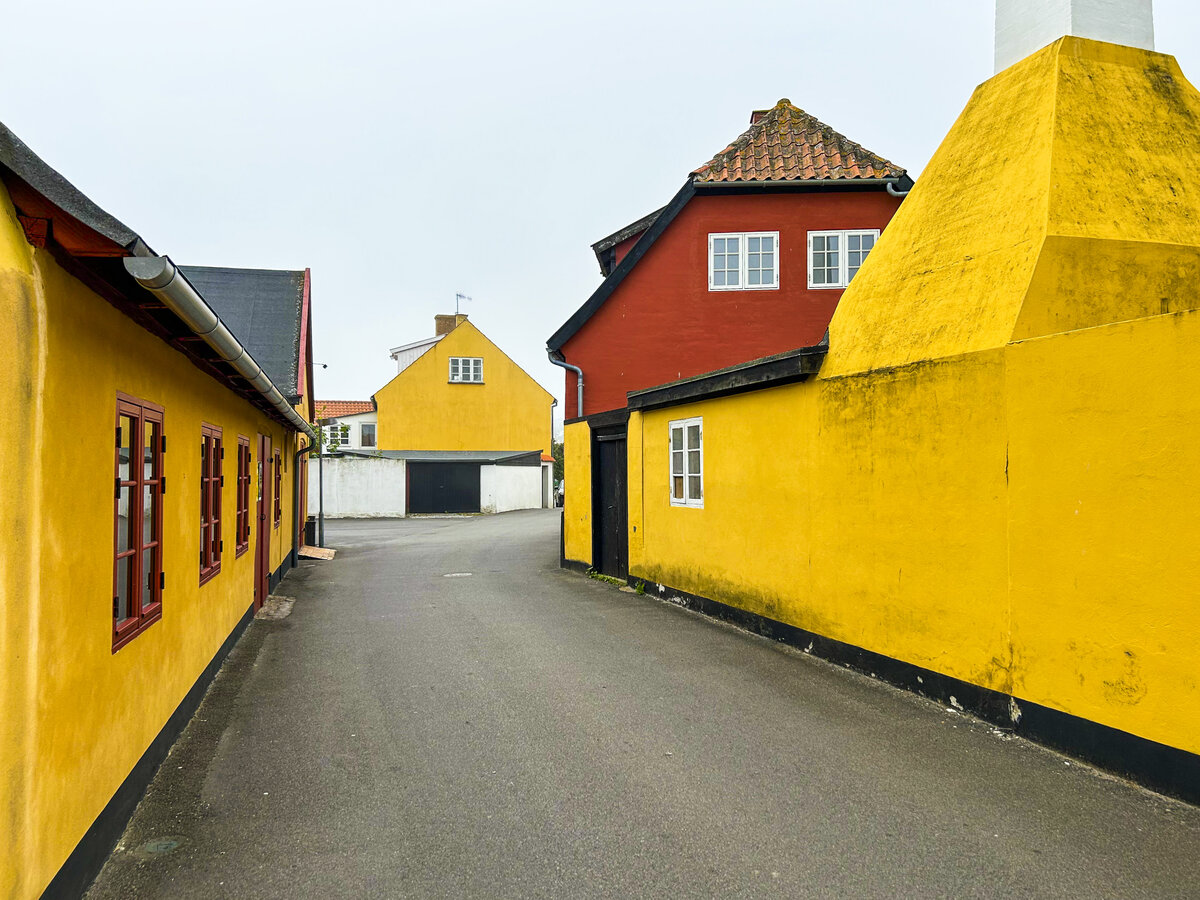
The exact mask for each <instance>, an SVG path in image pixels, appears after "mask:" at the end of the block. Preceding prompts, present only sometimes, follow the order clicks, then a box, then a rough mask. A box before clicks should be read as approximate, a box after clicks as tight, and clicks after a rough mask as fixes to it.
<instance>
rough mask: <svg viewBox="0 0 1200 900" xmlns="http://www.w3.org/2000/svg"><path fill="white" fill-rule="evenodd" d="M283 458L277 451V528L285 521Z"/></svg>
mask: <svg viewBox="0 0 1200 900" xmlns="http://www.w3.org/2000/svg"><path fill="white" fill-rule="evenodd" d="M282 463H283V456H282V455H280V453H279V451H278V450H276V451H275V527H276V528H278V527H279V523H280V522H282V521H283V465H282Z"/></svg>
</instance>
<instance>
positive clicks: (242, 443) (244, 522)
mask: <svg viewBox="0 0 1200 900" xmlns="http://www.w3.org/2000/svg"><path fill="white" fill-rule="evenodd" d="M237 454H238V455H237V537H236V538H235V548H234V553H235V555H236V556H241V555H242V554H243V553H245V552H246V551H247V550H249V549H250V438H248V437H242V436H241V435H240V434H239V435H238V439H237Z"/></svg>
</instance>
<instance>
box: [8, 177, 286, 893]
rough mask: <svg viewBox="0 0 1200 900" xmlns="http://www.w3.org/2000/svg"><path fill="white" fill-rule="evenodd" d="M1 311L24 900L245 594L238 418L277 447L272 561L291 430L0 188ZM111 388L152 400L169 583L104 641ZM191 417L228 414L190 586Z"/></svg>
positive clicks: (196, 534)
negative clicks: (216, 523) (219, 377)
mask: <svg viewBox="0 0 1200 900" xmlns="http://www.w3.org/2000/svg"><path fill="white" fill-rule="evenodd" d="M0 318H3V320H4V321H5V322H6V323H8V324H7V325H6V327H5V328H4V329H3V330H2V331H0V333H2V334H3V338H0V340H2V341H3V345H2V347H0V351H2V352H0V391H3V396H5V397H6V398H7V411H8V427H9V436H8V439H6V440H4V441H0V465H2V466H3V468H4V471H5V473H6V474H5V489H4V490H3V491H0V516H2V517H3V519H2V520H3V521H4V523H5V526H6V528H5V546H4V550H3V552H2V553H0V588H2V589H3V597H4V602H3V604H0V618H2V621H0V846H2V847H4V848H5V853H4V855H3V857H2V858H0V897H5V898H22V900H23V898H32V897H37V896H39V895H40V894H41V892H42V890H43V889H44V888H45V886H46V884H47V883H48V882H49V881H50V879H51V878H53V876H54V875H55V873H56V872H57V870H58V869H59V867H60V866H61V865H62V863H63V862H64V860H65V859H66V858H67V856H68V855H69V854H70V852H71V851H72V850H73V849H74V847H75V845H76V844H77V842H78V841H79V839H80V838H81V837H82V836H83V834H84V832H85V831H86V830H87V828H88V827H89V826H90V825H91V824H92V822H93V820H94V819H95V817H96V816H97V814H98V813H99V812H100V811H101V810H102V809H103V807H104V805H105V804H106V803H107V802H108V801H109V799H110V798H111V797H112V795H113V793H114V792H115V791H116V789H117V787H118V786H119V785H120V784H121V782H122V781H123V780H124V779H125V777H126V776H127V775H128V774H129V772H130V770H131V769H132V767H133V765H134V763H135V762H136V761H137V760H138V758H139V757H140V756H141V755H142V753H143V752H144V751H145V750H146V748H147V747H148V746H149V744H150V742H151V741H152V739H153V738H154V737H155V735H156V734H157V733H158V732H159V730H160V729H161V728H162V727H163V725H164V724H165V723H166V721H167V718H168V717H169V716H170V714H171V713H172V712H173V711H174V710H175V708H176V707H177V706H178V705H179V703H180V701H181V700H182V699H183V698H184V696H185V694H186V693H187V691H188V689H189V688H191V686H192V685H193V683H194V682H195V681H196V679H197V678H198V677H199V676H200V674H201V673H202V672H203V670H204V668H205V666H207V665H208V663H209V662H210V660H212V658H213V656H214V654H215V653H216V652H217V650H218V649H219V648H220V647H221V644H222V643H223V642H224V640H225V639H226V637H227V636H228V635H229V634H230V632H231V631H232V630H233V628H234V626H235V625H236V624H237V622H238V621H239V619H240V618H241V617H242V615H243V614H244V613H245V612H246V610H247V608H248V607H249V606H250V604H251V602H252V600H253V574H254V551H255V543H256V541H257V536H256V533H254V532H252V535H251V547H250V551H249V552H246V553H244V554H243V555H242V556H240V557H238V556H237V555H236V553H235V549H234V547H235V543H236V541H235V535H234V528H235V512H236V495H235V491H236V478H235V477H234V476H235V474H236V465H237V463H236V453H235V452H234V448H235V447H236V439H237V436H238V435H239V434H240V435H245V436H247V437H250V438H251V439H254V438H255V437H256V436H257V435H258V434H259V433H260V432H261V433H263V434H267V435H270V436H271V438H272V440H273V442H274V446H275V447H276V448H279V449H281V450H282V455H283V457H284V459H285V460H286V463H285V471H284V474H283V486H284V490H283V514H284V515H283V523H282V525H281V526H280V527H279V528H275V527H273V525H272V527H271V531H270V539H271V542H272V546H271V567H272V569H275V568H277V567H278V566H279V565H280V563H281V562H282V560H283V558H284V555H285V554H286V553H288V552H289V551H290V548H291V524H290V523H291V509H292V481H291V479H292V475H293V470H294V468H295V466H294V465H293V461H292V459H291V454H292V452H294V449H295V439H294V435H287V436H285V429H284V428H283V427H282V426H280V425H278V424H276V423H274V422H271V421H270V420H268V419H267V418H266V417H265V416H264V415H263V414H262V413H261V412H259V411H258V410H256V409H255V408H254V407H252V406H251V405H250V404H249V403H247V402H245V401H244V400H242V399H240V398H238V397H237V396H235V395H234V394H233V393H231V392H230V391H228V390H227V389H225V388H224V387H222V386H221V385H220V384H219V383H218V382H216V381H215V380H214V379H212V378H211V377H209V376H208V375H206V374H204V373H202V372H201V371H200V370H199V369H197V368H196V367H195V366H193V365H192V364H191V363H190V362H189V361H188V360H187V359H186V358H185V357H184V356H183V355H182V354H180V353H179V352H177V351H175V350H173V349H172V348H171V347H169V346H168V345H167V344H166V343H164V342H163V341H162V340H160V339H158V338H157V337H154V336H152V335H150V334H149V333H148V332H146V331H145V330H143V329H142V328H140V327H138V326H137V325H135V324H134V323H133V322H132V321H131V320H129V319H128V318H126V317H125V316H124V315H123V314H121V313H120V312H118V311H117V310H116V309H115V308H113V307H112V306H111V305H110V304H108V303H107V302H105V301H104V300H103V299H101V298H100V297H99V296H97V295H96V294H94V293H92V292H91V291H90V290H89V289H88V288H86V287H84V286H83V284H81V283H80V282H79V281H77V280H75V279H74V278H73V277H72V276H70V275H68V274H67V273H66V272H65V271H64V270H63V269H62V268H60V267H59V265H58V264H57V263H56V262H55V261H54V259H53V257H52V256H51V255H50V253H49V252H47V251H44V250H34V249H33V248H31V247H30V246H29V245H28V244H27V243H26V242H25V239H24V235H23V233H22V230H21V228H20V226H19V224H18V223H17V221H16V219H15V214H14V210H13V207H12V204H11V202H10V200H9V198H8V195H7V194H6V193H5V192H4V191H3V189H2V188H0ZM118 391H123V392H126V393H129V394H132V395H134V396H137V397H139V398H142V399H145V400H149V401H153V402H155V403H158V404H160V405H162V406H163V407H164V408H165V423H164V429H163V433H164V434H165V435H166V437H167V452H166V454H165V455H164V457H163V464H164V474H165V476H166V478H167V489H166V493H165V496H164V497H163V510H164V516H165V519H164V527H163V559H164V566H163V568H164V572H165V575H166V586H165V590H164V592H163V616H162V619H161V620H160V621H158V622H156V623H155V624H153V625H151V626H150V627H149V628H148V629H147V630H146V631H145V632H144V633H142V634H140V635H139V636H137V637H136V638H134V639H133V640H132V641H131V642H130V643H129V644H127V645H126V646H124V647H122V648H121V649H120V650H118V651H117V652H116V653H113V652H112V580H113V527H114V510H113V502H114V501H113V478H114V452H115V451H114V428H115V426H116V398H117V392H118ZM202 422H205V423H210V424H213V425H217V426H220V427H222V428H223V430H224V435H223V437H224V441H225V447H226V449H227V453H226V458H225V463H224V474H225V476H226V479H225V488H224V491H223V494H222V504H223V518H222V533H223V539H224V546H225V550H224V554H223V559H222V563H221V571H220V572H219V573H218V574H217V575H216V576H215V577H214V578H213V579H212V580H210V581H209V582H207V583H206V584H205V585H203V586H200V584H199V568H198V566H199V544H200V528H199V496H200V490H199V474H200V453H199V444H200V440H201V432H200V427H201V423H202ZM255 452H256V453H257V450H255ZM254 492H255V487H254V486H252V489H251V493H252V495H253V493H254ZM252 509H253V499H252Z"/></svg>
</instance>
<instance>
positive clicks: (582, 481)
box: [563, 422, 632, 566]
mask: <svg viewBox="0 0 1200 900" xmlns="http://www.w3.org/2000/svg"><path fill="white" fill-rule="evenodd" d="M563 453H564V457H563V483H564V484H565V485H566V493H565V495H564V496H563V552H564V553H565V554H566V557H567V559H569V560H574V561H575V562H582V563H587V564H588V565H589V566H590V565H591V564H592V433H591V429H590V428H589V426H588V423H587V422H574V423H572V424H570V425H567V426H566V427H565V428H564V429H563ZM631 471H632V470H631Z"/></svg>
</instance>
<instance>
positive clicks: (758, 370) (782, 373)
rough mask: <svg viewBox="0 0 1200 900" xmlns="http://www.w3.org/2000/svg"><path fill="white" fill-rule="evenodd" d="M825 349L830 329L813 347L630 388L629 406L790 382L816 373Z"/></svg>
mask: <svg viewBox="0 0 1200 900" xmlns="http://www.w3.org/2000/svg"><path fill="white" fill-rule="evenodd" d="M828 352H829V333H828V332H826V333H825V337H823V338H822V339H821V343H819V344H815V345H813V346H812V347H801V348H800V349H798V350H789V351H788V352H787V353H777V354H775V355H774V356H767V357H764V358H762V359H755V360H751V361H750V362H745V363H741V364H739V365H736V366H730V367H729V368H727V369H718V370H717V371H715V372H705V373H704V374H703V375H696V376H694V377H692V378H683V379H680V380H679V381H672V382H670V383H668V384H660V385H658V386H657V387H652V388H646V389H644V390H640V391H630V392H629V393H628V394H627V395H626V397H627V398H628V401H629V408H630V409H633V410H651V409H662V408H663V407H667V406H679V405H680V404H683V403H694V402H696V401H698V400H713V399H716V398H717V397H728V396H730V395H732V394H744V393H746V392H748V391H758V390H762V389H763V388H769V387H778V386H780V385H785V384H793V383H795V382H797V381H804V380H805V379H806V378H808V376H810V375H815V374H817V372H819V371H820V370H821V363H822V362H823V361H824V360H825V355H826V354H827V353H828Z"/></svg>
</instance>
